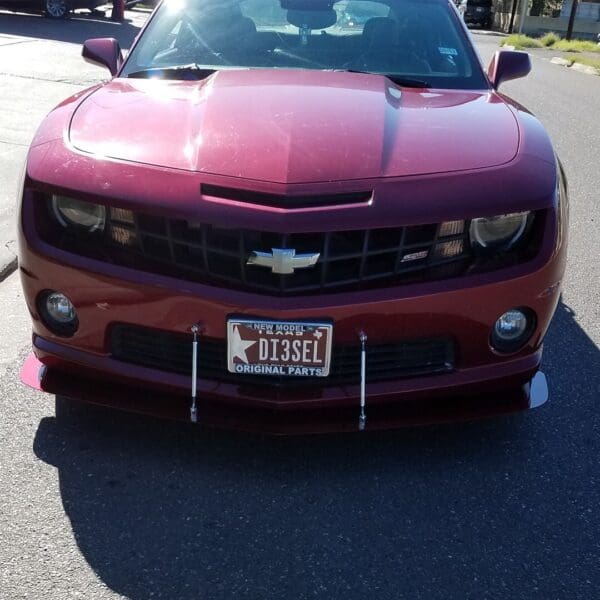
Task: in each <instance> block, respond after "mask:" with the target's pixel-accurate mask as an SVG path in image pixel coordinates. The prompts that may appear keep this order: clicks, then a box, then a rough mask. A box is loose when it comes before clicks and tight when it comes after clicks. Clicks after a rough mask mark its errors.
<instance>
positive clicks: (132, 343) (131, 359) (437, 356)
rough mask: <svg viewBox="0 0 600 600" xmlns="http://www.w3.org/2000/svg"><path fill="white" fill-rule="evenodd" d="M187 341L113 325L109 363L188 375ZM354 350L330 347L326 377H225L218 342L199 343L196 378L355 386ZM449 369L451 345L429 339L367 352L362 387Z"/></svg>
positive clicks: (223, 356) (222, 352)
mask: <svg viewBox="0 0 600 600" xmlns="http://www.w3.org/2000/svg"><path fill="white" fill-rule="evenodd" d="M191 342H192V337H191V335H189V336H188V335H181V334H174V333H170V332H164V331H156V330H154V329H147V328H143V327H133V326H128V325H116V326H115V327H114V328H113V330H112V335H111V351H112V355H113V357H114V358H116V359H118V360H122V361H124V362H128V363H133V364H136V365H140V366H143V367H149V368H152V369H159V370H162V371H168V372H171V373H179V374H185V375H189V374H191V362H192V343H191ZM359 366H360V346H358V345H355V346H354V345H353V346H334V348H333V350H332V357H331V370H330V374H329V377H327V378H319V377H313V378H311V377H274V376H264V375H241V374H237V373H229V372H228V371H227V347H226V343H225V341H224V340H215V339H208V338H200V341H199V343H198V376H199V377H200V378H201V379H210V380H214V381H220V382H231V383H238V384H255V385H267V386H273V385H276V386H286V385H288V386H297V385H298V384H302V385H312V386H315V387H328V386H334V385H350V384H357V383H359V381H360V369H359ZM453 368H454V344H453V343H452V340H451V339H449V338H445V337H443V338H429V339H420V340H410V341H403V342H398V343H394V344H376V345H369V346H367V381H369V382H377V381H386V380H391V379H400V378H406V377H416V376H419V375H431V374H436V373H447V372H449V371H452V370H453Z"/></svg>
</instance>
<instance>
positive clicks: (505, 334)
mask: <svg viewBox="0 0 600 600" xmlns="http://www.w3.org/2000/svg"><path fill="white" fill-rule="evenodd" d="M533 325H534V320H533V317H531V316H530V315H529V314H528V313H527V312H525V311H523V310H521V309H519V308H511V309H510V310H507V311H506V312H505V313H504V314H503V315H501V316H500V317H499V319H498V320H497V321H496V323H494V328H493V330H492V345H493V346H494V348H496V350H498V351H500V352H514V351H515V350H518V349H519V348H520V347H521V346H522V345H523V344H524V343H525V342H526V341H527V340H528V339H529V337H530V335H531V333H532V331H533Z"/></svg>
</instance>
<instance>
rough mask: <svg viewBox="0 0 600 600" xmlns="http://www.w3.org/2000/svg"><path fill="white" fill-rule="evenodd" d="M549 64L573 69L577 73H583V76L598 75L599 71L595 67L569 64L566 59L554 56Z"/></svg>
mask: <svg viewBox="0 0 600 600" xmlns="http://www.w3.org/2000/svg"><path fill="white" fill-rule="evenodd" d="M550 62H551V63H552V64H553V65H559V66H561V67H568V68H569V69H573V70H574V71H578V72H579V73H584V74H585V75H595V76H599V75H600V69H597V68H596V67H592V66H591V65H584V64H582V63H578V62H571V61H570V60H567V59H566V58H562V57H560V56H554V57H552V58H551V59H550Z"/></svg>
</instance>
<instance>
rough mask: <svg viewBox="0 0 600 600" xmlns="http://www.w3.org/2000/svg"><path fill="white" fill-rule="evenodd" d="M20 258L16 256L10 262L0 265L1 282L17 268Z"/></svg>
mask: <svg viewBox="0 0 600 600" xmlns="http://www.w3.org/2000/svg"><path fill="white" fill-rule="evenodd" d="M17 264H18V260H17V257H16V256H15V257H14V258H13V259H12V260H11V261H10V262H8V263H5V264H3V265H0V283H1V282H3V281H4V280H5V279H6V278H7V277H8V276H9V275H12V274H13V273H14V272H15V271H16V270H17Z"/></svg>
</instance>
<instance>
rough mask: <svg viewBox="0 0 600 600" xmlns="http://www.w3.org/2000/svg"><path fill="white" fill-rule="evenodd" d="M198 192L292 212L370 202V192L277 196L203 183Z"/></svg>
mask: <svg viewBox="0 0 600 600" xmlns="http://www.w3.org/2000/svg"><path fill="white" fill-rule="evenodd" d="M200 192H201V193H202V195H203V196H213V197H214V198H223V199H225V200H235V201H236V202H244V203H246V204H256V205H259V206H272V207H274V208H285V209H287V210H293V209H295V208H296V209H297V208H309V207H313V206H341V205H344V204H366V203H367V202H369V200H371V198H372V196H373V194H372V192H350V193H346V194H326V195H323V194H320V195H317V196H315V195H314V194H312V195H310V196H296V195H294V196H291V195H285V196H281V195H278V194H268V193H265V192H254V191H251V190H241V189H238V188H228V187H222V186H218V185H209V184H206V183H203V184H202V185H201V186H200Z"/></svg>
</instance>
